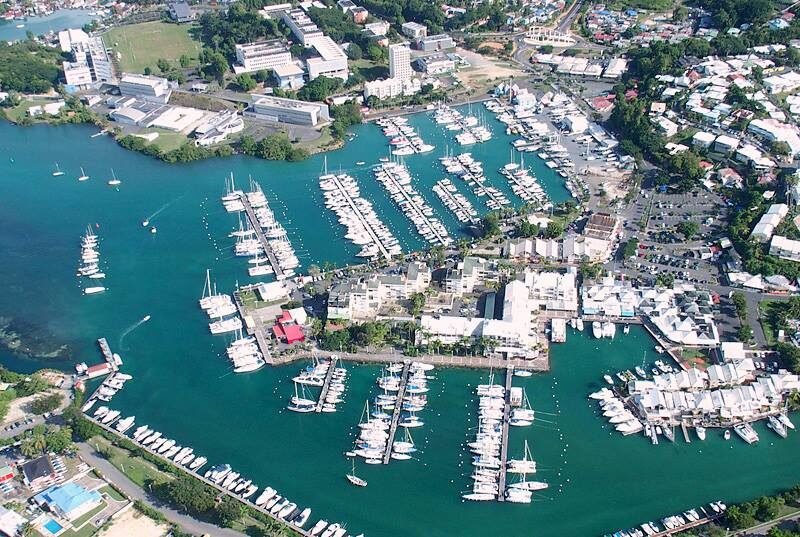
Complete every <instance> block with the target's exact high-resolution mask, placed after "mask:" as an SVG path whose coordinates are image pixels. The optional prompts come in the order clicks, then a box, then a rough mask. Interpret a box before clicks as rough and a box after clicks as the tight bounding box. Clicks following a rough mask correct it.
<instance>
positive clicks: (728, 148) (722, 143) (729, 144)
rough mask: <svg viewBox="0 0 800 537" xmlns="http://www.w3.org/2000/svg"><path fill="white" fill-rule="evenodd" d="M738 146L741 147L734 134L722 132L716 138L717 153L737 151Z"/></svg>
mask: <svg viewBox="0 0 800 537" xmlns="http://www.w3.org/2000/svg"><path fill="white" fill-rule="evenodd" d="M737 147H739V140H738V139H736V138H733V137H732V136H727V135H725V134H721V135H720V136H717V139H716V140H714V151H716V152H717V153H725V154H728V153H731V152H733V151H735V150H736V148H737Z"/></svg>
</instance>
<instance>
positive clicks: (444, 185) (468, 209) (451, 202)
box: [433, 179, 478, 224]
mask: <svg viewBox="0 0 800 537" xmlns="http://www.w3.org/2000/svg"><path fill="white" fill-rule="evenodd" d="M433 193H434V194H436V196H437V197H438V198H439V199H440V200H442V203H443V204H444V206H445V207H447V208H448V209H450V212H452V213H453V214H454V215H455V217H456V219H457V220H458V221H459V222H461V223H464V224H475V223H477V222H478V211H476V210H475V208H474V207H473V206H472V203H470V201H469V200H468V199H467V198H466V196H464V195H463V194H460V193H459V192H458V189H457V188H456V186H455V185H454V184H453V182H452V181H451V180H450V179H440V180H439V181H436V184H435V185H434V187H433Z"/></svg>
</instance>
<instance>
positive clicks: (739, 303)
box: [731, 291, 747, 321]
mask: <svg viewBox="0 0 800 537" xmlns="http://www.w3.org/2000/svg"><path fill="white" fill-rule="evenodd" d="M731 302H733V306H734V307H735V308H736V315H737V316H738V317H739V319H740V320H742V321H744V320H746V319H747V298H746V297H745V296H744V293H742V292H741V291H734V292H733V294H732V295H731Z"/></svg>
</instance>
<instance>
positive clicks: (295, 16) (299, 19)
mask: <svg viewBox="0 0 800 537" xmlns="http://www.w3.org/2000/svg"><path fill="white" fill-rule="evenodd" d="M281 19H282V20H283V22H284V23H285V24H286V26H288V27H289V29H290V30H291V31H292V33H293V34H294V36H295V37H296V38H297V39H299V40H300V43H302V44H303V46H306V47H308V46H311V45H310V43H309V40H312V39H314V38H317V37H322V36H323V35H324V34H323V33H322V30H320V29H319V28H318V27H317V25H316V24H314V21H312V20H311V18H310V17H309V16H308V15H306V13H305V12H304V11H303V10H302V9H292V10H289V11H281Z"/></svg>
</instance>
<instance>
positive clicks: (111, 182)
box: [108, 168, 122, 186]
mask: <svg viewBox="0 0 800 537" xmlns="http://www.w3.org/2000/svg"><path fill="white" fill-rule="evenodd" d="M108 184H109V185H111V186H118V185H121V184H122V181H120V180H119V179H117V176H116V174H115V173H114V169H113V168H112V169H111V179H109V180H108Z"/></svg>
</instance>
